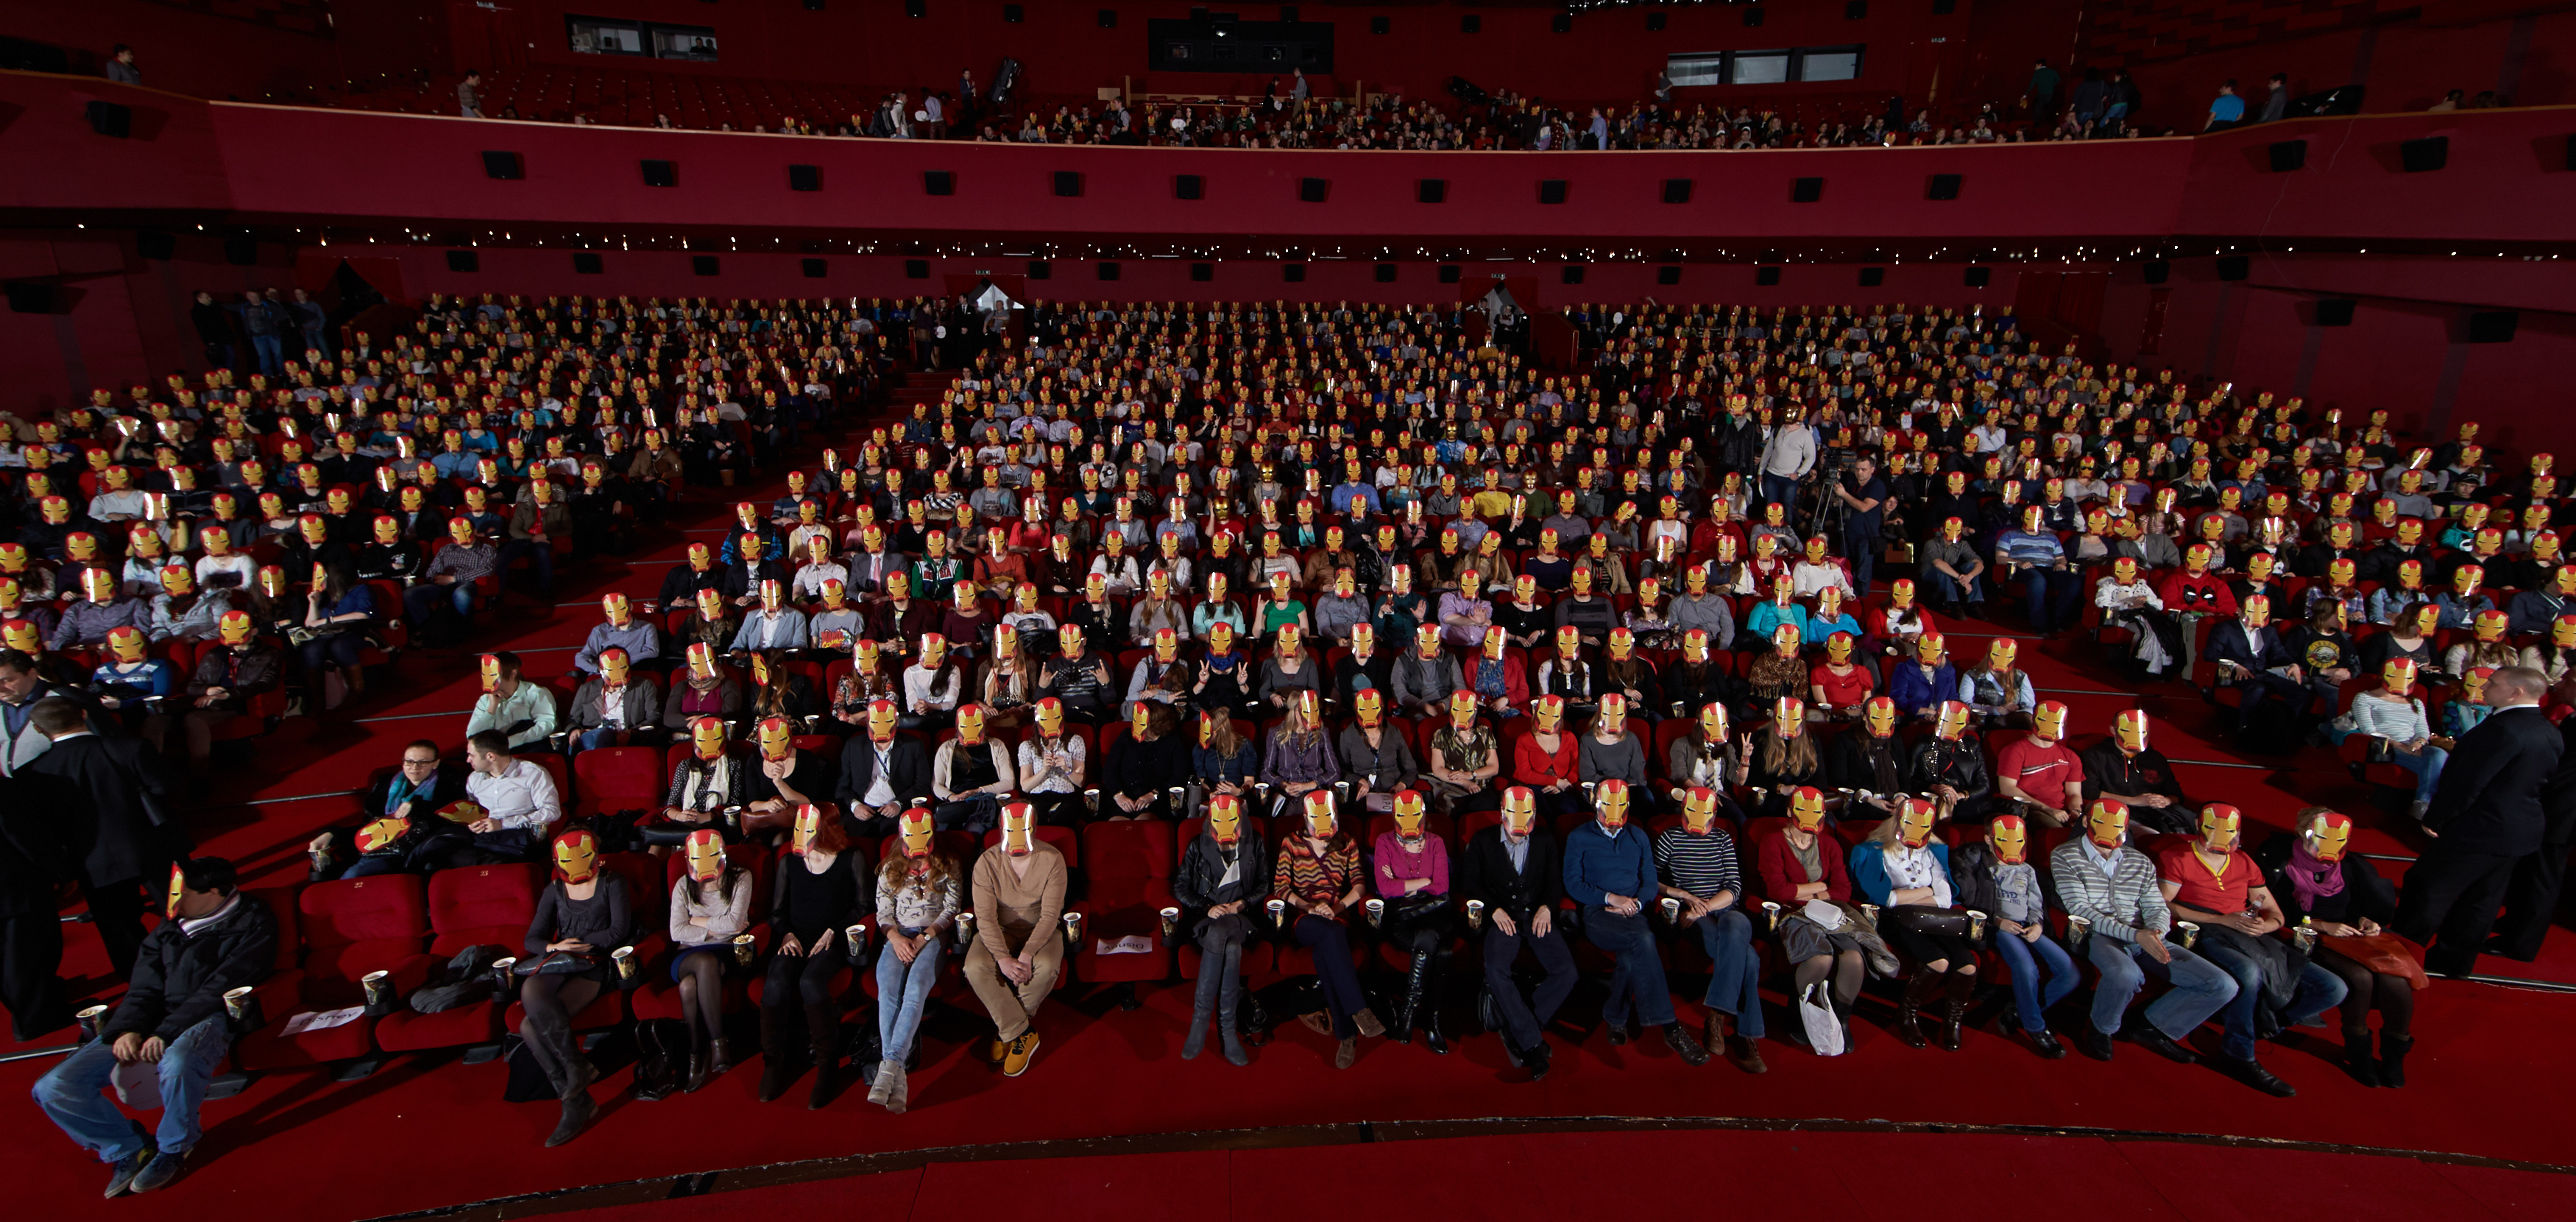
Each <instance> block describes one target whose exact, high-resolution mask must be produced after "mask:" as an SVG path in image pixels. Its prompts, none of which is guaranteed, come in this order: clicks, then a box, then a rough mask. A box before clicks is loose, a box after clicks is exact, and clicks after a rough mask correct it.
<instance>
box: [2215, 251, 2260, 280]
mask: <svg viewBox="0 0 2576 1222" xmlns="http://www.w3.org/2000/svg"><path fill="white" fill-rule="evenodd" d="M2253 271H2254V260H2253V259H2252V258H2250V257H2248V256H2245V255H2220V256H2219V257H2218V278H2219V279H2221V280H2242V279H2244V278H2245V277H2247V276H2249V275H2251V274H2253Z"/></svg>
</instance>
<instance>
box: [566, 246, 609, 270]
mask: <svg viewBox="0 0 2576 1222" xmlns="http://www.w3.org/2000/svg"><path fill="white" fill-rule="evenodd" d="M607 270H608V260H607V259H605V258H603V257H602V256H601V255H600V253H599V252H598V251H595V250H576V251H574V252H572V274H574V275H576V276H596V275H598V274H600V273H601V272H604V271H607Z"/></svg>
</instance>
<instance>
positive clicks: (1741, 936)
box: [1691, 903, 1762, 1040]
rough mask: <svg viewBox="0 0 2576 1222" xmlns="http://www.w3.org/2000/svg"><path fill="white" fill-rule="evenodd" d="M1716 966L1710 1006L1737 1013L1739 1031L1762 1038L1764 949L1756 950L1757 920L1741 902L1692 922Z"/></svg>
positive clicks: (1710, 984)
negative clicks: (1749, 915) (1755, 926)
mask: <svg viewBox="0 0 2576 1222" xmlns="http://www.w3.org/2000/svg"><path fill="white" fill-rule="evenodd" d="M1691 927H1692V928H1694V929H1697V930H1699V944H1700V947H1701V949H1703V950H1706V951H1707V952H1708V961H1709V963H1710V964H1711V965H1712V968H1711V970H1710V973H1709V977H1708V996H1707V997H1706V998H1705V999H1704V1000H1706V1001H1707V1002H1708V1008H1709V1009H1712V1010H1723V1011H1725V1012H1727V1013H1729V1014H1732V1015H1734V1016H1735V1033H1736V1034H1737V1035H1740V1036H1743V1037H1744V1038H1746V1039H1748V1040H1758V1039H1761V1038H1762V991H1761V986H1762V952H1760V951H1757V950H1755V949H1753V922H1752V920H1751V919H1749V918H1747V917H1746V916H1745V915H1744V906H1743V905H1742V904H1740V903H1739V904H1737V905H1735V906H1733V907H1729V908H1725V909H1722V910H1720V911H1717V912H1712V913H1710V914H1709V915H1707V916H1704V917H1701V918H1700V919H1699V920H1697V921H1694V922H1692V926H1691Z"/></svg>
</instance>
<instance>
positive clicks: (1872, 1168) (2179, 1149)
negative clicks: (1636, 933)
mask: <svg viewBox="0 0 2576 1222" xmlns="http://www.w3.org/2000/svg"><path fill="white" fill-rule="evenodd" d="M1318 1193H1321V1194H1326V1199H1329V1200H1331V1201H1334V1202H1338V1203H1339V1205H1340V1207H1341V1208H1343V1209H1350V1210H1363V1209H1364V1210H1368V1211H1370V1212H1377V1211H1386V1212H1392V1213H1398V1214H1402V1215H1406V1216H1416V1217H1433V1218H1474V1217H1482V1218H1561V1219H1581V1218H1598V1217H1611V1216H1615V1217H1705V1216H1710V1215H1716V1216H1721V1217H1801V1218H1813V1217H1837V1216H1839V1217H1869V1218H1902V1217H1918V1218H2009V1217H2049V1216H2064V1215H2066V1214H2069V1213H2077V1212H2080V1214H2081V1215H2082V1216H2083V1217H2085V1218H2087V1219H2089V1220H2091V1222H2185V1220H2187V1222H2241V1220H2250V1219H2265V1218H2335V1219H2342V1220H2344V1222H2363V1220H2371V1222H2376V1220H2379V1219H2390V1220H2395V1219H2417V1220H2420V1219H2428V1218H2440V1219H2454V1218H2479V1219H2484V1218H2493V1219H2544V1218H2564V1217H2566V1216H2568V1213H2569V1211H2570V1210H2576V1178H2570V1177H2567V1176H2562V1175H2555V1174H2550V1173H2544V1172H2533V1171H2516V1170H2498V1169H2492V1168H2485V1167H2460V1166H2437V1165H2430V1164H2426V1163H2421V1162H2416V1161H2414V1160H2411V1159H2398V1158H2386V1157H2373V1156H2369V1155H2358V1154H2329V1153H2318V1152H2309V1151H2272V1150H2247V1149H2232V1148H2212V1147H2207V1146H2200V1145H2185V1144H2180V1143H2174V1142H2163V1141H2106V1140H2102V1139H2099V1138H2090V1137H1997V1136H1983V1135H1969V1134H1930V1133H1925V1134H1901V1135H1899V1134H1880V1133H1777V1132H1757V1133H1745V1132H1714V1133H1713V1132H1688V1133H1681V1132H1644V1133H1636V1132H1632V1133H1554V1134H1545V1135H1507V1136H1495V1137H1465V1138H1443V1139H1433V1140H1424V1141H1396V1142H1384V1143H1377V1144H1369V1145H1343V1146H1327V1147H1303V1148H1289V1149H1253V1150H1201V1151H1188V1152H1181V1153H1169V1154H1137V1155H1127V1156H1113V1157H1089V1158H1067V1159H1017V1160H1002V1161H993V1162H934V1163H931V1164H929V1165H927V1166H924V1167H920V1168H916V1169H911V1170H905V1171H897V1172H888V1173H884V1174H877V1175H866V1176H855V1177H851V1178H848V1179H836V1180H824V1181H817V1182H812V1183H803V1184H793V1185H788V1186H784V1187H776V1188H760V1189H753V1190H748V1191H744V1192H739V1193H731V1192H725V1191H723V1190H722V1189H721V1188H718V1189H717V1191H716V1192H715V1194H714V1195H709V1196H702V1197H688V1198H684V1199H678V1200H667V1201H654V1202H648V1203H643V1204H636V1205H627V1206H620V1207H614V1208H603V1209H585V1210H579V1211H575V1212H572V1213H566V1214H560V1215H557V1216H558V1217H559V1218H562V1219H565V1220H566V1222H686V1220H687V1219H692V1218H696V1217H701V1216H703V1215H704V1212H705V1211H707V1210H709V1209H720V1210H724V1211H727V1212H739V1213H744V1214H749V1213H759V1214H762V1215H766V1216H771V1217H779V1216H791V1215H796V1214H811V1213H814V1212H819V1211H824V1210H831V1211H846V1212H848V1213H852V1214H857V1215H862V1216H866V1217H870V1218H878V1219H885V1220H886V1222H901V1220H902V1219H905V1218H913V1219H923V1220H925V1222H926V1220H931V1219H954V1218H959V1217H968V1216H973V1215H974V1214H975V1213H976V1212H977V1211H978V1209H979V1208H982V1207H989V1203H990V1202H992V1201H993V1200H994V1199H995V1197H996V1196H997V1195H1000V1194H1010V1195H1025V1196H1027V1197H1029V1198H1031V1199H1034V1200H1039V1201H1043V1203H1044V1204H1043V1205H1042V1207H1041V1208H1043V1210H1044V1211H1045V1214H1046V1216H1047V1217H1048V1218H1049V1219H1050V1220H1051V1222H1094V1220H1099V1222H1158V1220H1160V1219H1174V1220H1176V1222H1177V1220H1181V1219H1189V1220H1193V1222H1196V1220H1204V1219H1230V1220H1232V1222H1306V1220H1308V1219H1312V1218H1314V1217H1316V1216H1317V1213H1318V1208H1317V1206H1318V1201H1317V1199H1316V1195H1315V1194H1318Z"/></svg>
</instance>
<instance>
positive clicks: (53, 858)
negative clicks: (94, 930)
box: [0, 777, 72, 1044]
mask: <svg viewBox="0 0 2576 1222" xmlns="http://www.w3.org/2000/svg"><path fill="white" fill-rule="evenodd" d="M27 789H28V786H27V782H25V781H22V780H19V779H17V778H15V777H0V1006H6V1007H7V1008H8V1010H9V1031H10V1037H11V1038H12V1039H15V1040H17V1041H18V1042H19V1043H21V1044H24V1043H27V1042H29V1041H31V1040H34V1039H35V1038H37V1037H38V1036H41V1035H43V1034H44V1033H46V1032H48V1031H52V1030H54V1029H56V1028H58V1027H61V1026H62V1025H64V1024H66V1023H68V1022H70V1021H71V1020H72V1011H71V1007H70V1006H69V1005H67V1004H66V1003H65V1002H64V1000H63V981H62V977H61V975H60V971H61V969H62V966H63V924H62V920H61V918H59V917H57V916H56V915H55V914H54V887H55V885H56V884H58V883H60V882H62V880H64V879H67V878H70V877H72V860H71V852H70V850H69V848H68V847H67V846H66V845H65V844H64V843H63V837H62V825H61V824H59V823H57V822H56V821H54V820H53V819H51V818H49V817H47V816H46V815H45V814H43V813H42V812H40V810H39V808H38V807H37V804H36V803H35V802H33V801H31V800H29V797H28V794H27Z"/></svg>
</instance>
